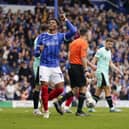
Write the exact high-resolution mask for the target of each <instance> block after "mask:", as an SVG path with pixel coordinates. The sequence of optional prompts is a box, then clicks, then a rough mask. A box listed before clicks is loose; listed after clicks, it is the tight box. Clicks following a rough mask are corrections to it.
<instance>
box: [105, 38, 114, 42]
mask: <svg viewBox="0 0 129 129" xmlns="http://www.w3.org/2000/svg"><path fill="white" fill-rule="evenodd" d="M106 42H115V40H114V39H112V38H107V39H106Z"/></svg>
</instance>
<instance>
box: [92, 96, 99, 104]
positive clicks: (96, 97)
mask: <svg viewBox="0 0 129 129" xmlns="http://www.w3.org/2000/svg"><path fill="white" fill-rule="evenodd" d="M93 99H94V100H95V101H96V103H97V102H98V101H99V99H100V98H99V96H96V95H93Z"/></svg>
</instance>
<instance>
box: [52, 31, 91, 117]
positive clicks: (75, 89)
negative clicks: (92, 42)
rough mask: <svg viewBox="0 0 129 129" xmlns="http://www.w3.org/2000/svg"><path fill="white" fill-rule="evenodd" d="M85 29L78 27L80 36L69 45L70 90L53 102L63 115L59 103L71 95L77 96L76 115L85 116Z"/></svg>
mask: <svg viewBox="0 0 129 129" xmlns="http://www.w3.org/2000/svg"><path fill="white" fill-rule="evenodd" d="M86 33H87V30H86V29H80V37H79V38H78V39H76V40H74V41H73V42H72V43H71V44H70V47H69V63H70V65H69V69H68V73H69V77H70V82H71V88H72V90H71V91H70V92H68V93H66V94H65V95H64V96H63V97H62V98H60V99H59V100H58V101H56V102H55V103H54V105H55V108H56V110H57V112H58V113H60V114H61V115H63V110H62V109H61V104H62V103H63V102H64V101H65V100H66V99H68V98H70V97H72V96H75V95H76V96H78V97H77V98H78V106H77V112H76V116H86V115H87V114H86V113H85V112H83V111H82V107H83V103H84V100H85V93H86V78H85V72H86V69H87V58H86V57H87V50H88V43H87V36H86Z"/></svg>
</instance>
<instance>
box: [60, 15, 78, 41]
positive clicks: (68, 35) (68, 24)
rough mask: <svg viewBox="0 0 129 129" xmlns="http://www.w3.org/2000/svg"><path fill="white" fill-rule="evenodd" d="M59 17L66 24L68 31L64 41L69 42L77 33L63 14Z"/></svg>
mask: <svg viewBox="0 0 129 129" xmlns="http://www.w3.org/2000/svg"><path fill="white" fill-rule="evenodd" d="M60 17H61V20H62V21H65V22H66V26H67V28H68V30H69V31H68V32H66V33H65V40H69V39H70V38H71V37H72V36H74V34H75V33H76V32H77V28H76V27H75V26H74V25H73V24H72V23H71V22H70V21H69V20H68V19H67V18H66V16H65V14H61V15H60Z"/></svg>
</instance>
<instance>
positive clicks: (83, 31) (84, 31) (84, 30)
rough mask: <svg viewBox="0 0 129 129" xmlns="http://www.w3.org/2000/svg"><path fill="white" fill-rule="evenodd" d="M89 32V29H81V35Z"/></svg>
mask: <svg viewBox="0 0 129 129" xmlns="http://www.w3.org/2000/svg"><path fill="white" fill-rule="evenodd" d="M86 33H87V29H84V28H81V29H80V35H82V36H83V35H85V34H86Z"/></svg>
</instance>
